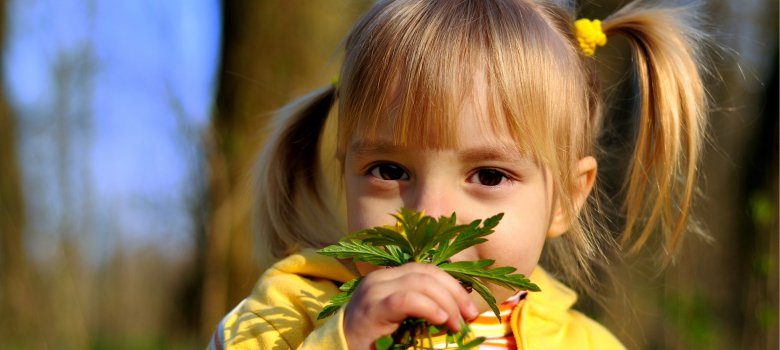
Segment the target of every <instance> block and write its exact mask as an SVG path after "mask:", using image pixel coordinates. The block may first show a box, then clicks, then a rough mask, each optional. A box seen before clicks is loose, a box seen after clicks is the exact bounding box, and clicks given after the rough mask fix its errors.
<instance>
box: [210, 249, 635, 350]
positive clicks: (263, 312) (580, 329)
mask: <svg viewBox="0 0 780 350" xmlns="http://www.w3.org/2000/svg"><path fill="white" fill-rule="evenodd" d="M354 277H355V276H354V274H353V273H352V272H350V271H349V270H348V269H347V268H346V267H344V266H343V265H342V264H341V263H339V262H338V260H336V259H333V258H329V257H326V256H322V255H319V254H316V253H315V252H314V251H313V250H310V249H307V250H303V251H302V252H300V253H299V254H295V255H292V256H290V257H287V258H285V259H283V260H281V261H279V262H278V263H276V264H274V265H273V266H272V267H271V268H269V269H268V270H267V271H266V272H265V273H264V274H263V275H262V276H261V277H260V279H259V281H258V282H257V284H256V285H255V288H254V290H253V291H252V294H251V295H250V296H249V297H248V298H246V299H244V300H243V301H242V302H241V303H240V304H239V305H238V306H236V308H235V309H233V311H231V312H230V313H228V314H227V316H225V318H224V319H223V320H222V322H220V324H219V326H218V327H217V330H216V331H215V332H214V335H213V337H212V339H211V344H210V348H211V349H220V350H221V349H346V348H347V343H346V339H345V337H344V331H343V330H344V328H343V319H344V313H343V310H344V308H342V309H341V310H340V311H339V312H338V313H336V314H335V315H333V316H331V317H329V318H327V319H325V320H317V314H318V313H319V312H320V310H322V308H323V306H324V305H325V304H326V303H327V302H328V300H329V299H330V297H331V296H332V295H334V294H336V293H338V292H339V290H338V287H337V285H336V284H337V283H339V284H340V283H343V282H346V281H349V280H351V279H353V278H354ZM530 279H531V281H533V282H534V283H536V284H537V285H538V286H539V287H540V288H541V290H542V291H541V292H536V293H530V294H529V295H528V296H527V297H526V298H525V300H523V301H522V302H521V305H519V306H518V307H516V308H515V309H514V311H513V313H512V316H511V322H512V331H513V333H514V334H515V337H516V341H517V347H518V349H545V350H551V349H624V347H623V346H622V345H621V344H620V342H619V341H618V340H617V339H616V338H615V337H614V336H613V335H612V334H611V333H610V332H609V331H607V330H606V329H605V328H604V327H602V326H601V325H599V324H598V323H596V322H595V321H593V320H591V319H590V318H588V317H587V316H585V315H583V314H581V313H579V312H577V311H574V310H572V309H571V306H572V305H573V304H574V302H575V301H576V300H577V295H576V294H575V293H574V292H573V291H572V290H571V289H569V288H567V287H566V286H564V285H563V284H561V283H560V282H558V281H556V280H555V279H554V278H552V277H551V276H549V275H548V274H547V273H546V272H545V271H544V270H542V269H540V268H537V269H536V270H534V272H533V273H532V274H531V276H530Z"/></svg>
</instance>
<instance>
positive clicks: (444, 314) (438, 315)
mask: <svg viewBox="0 0 780 350" xmlns="http://www.w3.org/2000/svg"><path fill="white" fill-rule="evenodd" d="M448 316H449V315H447V312H446V311H444V310H441V309H439V311H438V312H437V313H436V318H437V319H438V320H439V322H438V323H444V321H446V320H447V317H448Z"/></svg>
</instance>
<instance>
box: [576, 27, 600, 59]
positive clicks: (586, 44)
mask: <svg viewBox="0 0 780 350" xmlns="http://www.w3.org/2000/svg"><path fill="white" fill-rule="evenodd" d="M574 29H575V30H576V33H575V34H576V35H577V42H579V43H580V48H581V49H582V52H583V53H585V56H588V57H592V56H593V54H595V53H596V46H604V45H606V44H607V36H606V35H605V34H604V32H603V31H601V21H599V20H597V19H595V20H592V21H591V20H589V19H587V18H581V19H578V20H577V21H576V22H574Z"/></svg>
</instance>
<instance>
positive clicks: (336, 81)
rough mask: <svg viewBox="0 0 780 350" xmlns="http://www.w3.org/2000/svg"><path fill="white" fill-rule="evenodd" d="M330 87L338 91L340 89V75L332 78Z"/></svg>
mask: <svg viewBox="0 0 780 350" xmlns="http://www.w3.org/2000/svg"><path fill="white" fill-rule="evenodd" d="M330 85H332V86H333V88H334V89H336V90H338V88H339V75H338V74H336V75H334V76H333V77H332V78H330Z"/></svg>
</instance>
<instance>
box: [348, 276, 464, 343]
mask: <svg viewBox="0 0 780 350" xmlns="http://www.w3.org/2000/svg"><path fill="white" fill-rule="evenodd" d="M478 314H479V313H478V312H477V308H476V306H474V304H473V303H472V302H471V299H470V298H469V294H468V293H467V292H466V291H465V290H464V289H463V287H461V285H460V283H458V281H457V280H456V279H454V278H453V277H452V276H450V275H449V274H447V273H446V272H444V271H442V270H441V269H439V268H437V267H435V266H432V265H428V264H415V263H409V264H405V265H402V266H399V267H395V268H391V269H380V270H376V271H373V272H371V273H369V274H367V275H366V276H365V278H364V279H363V281H361V282H360V285H359V286H358V288H357V289H356V290H355V292H354V294H353V295H352V299H350V301H349V303H347V306H346V310H345V315H344V334H345V336H346V338H347V344H348V345H349V348H350V349H353V350H354V349H372V348H373V344H374V342H375V341H376V340H377V339H379V337H382V336H385V335H389V334H391V333H393V332H394V331H395V330H396V329H397V328H398V326H399V325H400V324H401V321H403V320H404V319H406V318H407V317H419V318H422V319H425V320H426V321H428V322H430V323H431V324H436V325H441V324H443V325H446V326H447V327H449V328H450V329H452V330H455V331H457V330H460V322H461V320H463V319H466V320H471V319H473V318H475V317H477V316H478Z"/></svg>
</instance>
